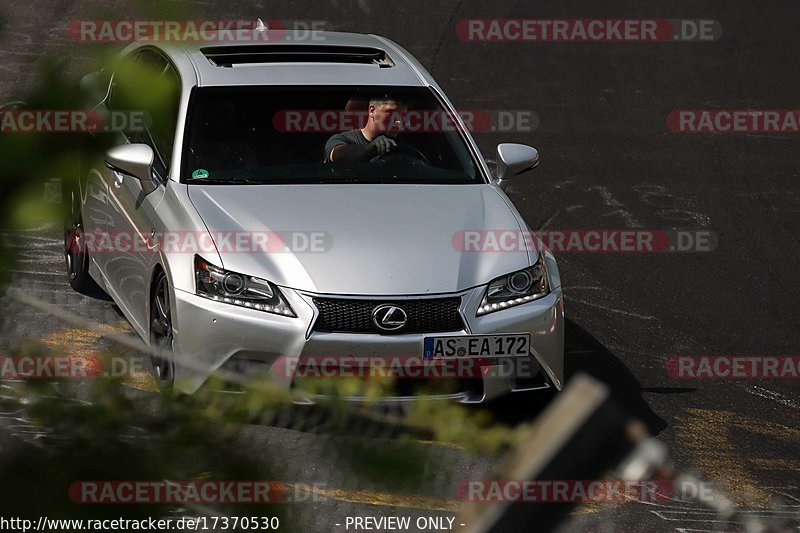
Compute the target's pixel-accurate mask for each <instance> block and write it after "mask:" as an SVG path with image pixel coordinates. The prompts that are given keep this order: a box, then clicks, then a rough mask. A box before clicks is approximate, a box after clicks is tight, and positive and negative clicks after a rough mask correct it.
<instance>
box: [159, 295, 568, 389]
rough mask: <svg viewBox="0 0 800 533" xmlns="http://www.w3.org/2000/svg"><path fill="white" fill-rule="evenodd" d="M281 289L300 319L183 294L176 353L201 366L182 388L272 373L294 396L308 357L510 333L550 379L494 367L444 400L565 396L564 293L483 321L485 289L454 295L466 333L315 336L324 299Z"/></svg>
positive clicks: (180, 378) (405, 350) (179, 374)
mask: <svg viewBox="0 0 800 533" xmlns="http://www.w3.org/2000/svg"><path fill="white" fill-rule="evenodd" d="M281 290H282V292H283V293H284V296H285V297H286V299H287V301H288V302H289V304H290V305H291V306H292V308H293V309H294V311H295V313H296V314H297V318H290V317H284V316H279V315H273V314H270V313H265V312H263V311H257V310H253V309H247V308H242V307H238V306H233V305H230V304H225V303H220V302H215V301H212V300H209V299H207V298H203V297H201V296H197V295H195V294H192V293H188V292H185V291H181V290H175V291H174V294H173V297H174V300H175V301H174V306H173V309H174V310H175V311H174V316H173V323H174V324H173V327H174V338H175V342H174V350H175V353H176V355H178V356H179V358H178V359H179V360H180V359H184V358H186V359H189V360H191V361H193V362H194V363H197V364H192V365H191V368H189V367H187V366H184V365H180V364H178V365H176V373H175V377H176V387H177V388H178V389H179V390H181V391H183V392H186V393H193V392H195V391H196V390H197V389H199V388H200V387H201V386H202V385H203V384H204V383H205V382H206V381H207V380H208V378H209V377H210V376H211V375H212V374H213V373H214V372H215V371H217V370H218V369H220V368H223V369H224V370H226V371H251V370H252V369H253V368H257V369H260V370H262V373H269V374H270V375H271V376H272V378H273V380H274V381H275V382H277V383H280V384H282V385H283V386H285V387H286V388H287V389H288V388H290V387H291V386H292V382H293V379H292V376H291V375H288V374H289V373H288V372H287V371H286V369H287V368H295V366H296V364H297V362H296V360H297V359H300V358H303V357H315V358H316V357H328V356H332V357H337V358H347V357H386V358H391V357H397V356H406V357H407V356H413V357H421V355H422V352H423V342H424V341H423V339H424V337H426V336H447V335H459V334H461V335H480V334H502V333H530V334H531V345H532V350H531V356H530V357H531V358H532V359H531V361H530V362H529V363H530V364H528V365H527V368H528V369H530V368H540V369H541V375H542V376H543V377H545V379H539V380H535V379H534V380H531V379H520V378H518V377H516V376H515V375H513V374H510V373H509V372H508V371H507V370H508V366H507V365H505V366H504V365H501V364H497V365H490V366H489V368H488V369H487V371H486V372H484V373H483V375H482V377H481V378H480V380H481V382H482V383H481V384H480V386H479V387H470V388H465V389H464V390H462V391H459V392H456V393H453V394H447V395H443V396H437V397H441V398H448V399H453V400H456V401H460V402H464V403H479V402H482V401H486V400H490V399H492V398H496V397H499V396H502V395H504V394H506V393H509V392H515V391H521V390H530V389H536V388H548V387H549V386H554V387H555V388H556V389H558V390H561V389H562V387H563V383H564V312H563V296H562V292H561V288H560V287H559V288H556V289H554V290H553V291H552V292H551V293H550V294H549V295H547V296H546V297H544V298H541V299H539V300H535V301H532V302H528V303H526V304H523V305H519V306H516V307H510V308H507V309H503V310H501V311H497V312H495V313H490V314H488V315H484V316H481V317H476V316H475V311H476V309H477V308H478V305H479V304H480V301H481V299H482V297H483V293H484V290H485V288H483V287H478V288H475V289H470V290H467V291H464V292H461V293H457V294H450V295H446V296H460V297H461V307H460V312H461V314H462V317H463V319H464V323H465V328H464V329H463V330H462V331H459V332H450V333H430V334H400V335H379V334H358V333H322V332H315V331H313V330H312V326H313V323H314V320H315V319H316V316H317V310H316V307H315V306H314V304H313V302H312V298H313V297H314V296H318V295H313V294H308V293H300V292H297V291H293V290H291V289H283V288H282V289H281ZM320 296H328V295H320ZM442 296H443V295H436V297H442ZM336 297H337V298H343V297H341V296H336ZM407 298H413V299H421V298H424V297H422V296H414V297H407ZM369 299H371V300H375V299H376V297H374V296H370V297H369ZM403 299H405V298H403V297H397V296H392V297H390V298H387V300H390V301H401V300H403ZM293 359H294V361H292V360H293ZM415 398H417V396H411V395H398V396H397V397H393V398H389V400H408V399H415ZM348 399H350V400H359V399H360V398H357V397H353V398H348ZM313 400H314V398H313V397H305V398H302V397H301V398H300V399H299V400H298V401H299V402H303V403H305V402H312V401H313Z"/></svg>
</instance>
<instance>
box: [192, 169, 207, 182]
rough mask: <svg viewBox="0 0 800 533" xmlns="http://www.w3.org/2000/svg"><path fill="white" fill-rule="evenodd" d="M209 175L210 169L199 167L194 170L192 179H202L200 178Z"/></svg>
mask: <svg viewBox="0 0 800 533" xmlns="http://www.w3.org/2000/svg"><path fill="white" fill-rule="evenodd" d="M207 177H208V170H206V169H204V168H198V169H197V170H195V171H194V172H192V179H200V178H207Z"/></svg>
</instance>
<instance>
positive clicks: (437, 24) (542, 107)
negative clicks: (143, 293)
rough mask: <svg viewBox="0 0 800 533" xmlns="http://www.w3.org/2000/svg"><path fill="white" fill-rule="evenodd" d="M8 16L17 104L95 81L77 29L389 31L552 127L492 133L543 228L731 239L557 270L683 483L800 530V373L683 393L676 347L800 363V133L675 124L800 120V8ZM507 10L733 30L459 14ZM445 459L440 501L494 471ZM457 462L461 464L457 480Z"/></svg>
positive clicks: (437, 69)
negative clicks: (317, 23)
mask: <svg viewBox="0 0 800 533" xmlns="http://www.w3.org/2000/svg"><path fill="white" fill-rule="evenodd" d="M148 4H150V6H152V7H158V8H159V9H160V10H161V11H160V12H159V15H158V16H155V17H153V15H148V11H147V5H148ZM143 5H144V7H143ZM0 10H1V11H2V13H3V16H4V18H5V21H6V31H5V34H4V37H3V39H2V41H0V57H2V60H0V71H1V72H2V73H3V75H2V77H1V78H0V95H1V96H2V99H3V100H2V101H3V102H11V101H14V100H16V99H18V96H17V95H18V94H22V93H23V91H24V89H25V88H26V87H30V86H31V85H32V84H35V83H37V79H36V76H35V75H34V74H33V73H34V72H35V69H36V66H37V64H39V63H40V62H41V61H42V60H45V59H48V58H50V59H54V60H58V61H60V62H61V64H62V65H63V68H64V69H65V71H66V72H68V73H69V74H70V75H72V76H75V78H76V79H77V77H78V75H79V74H80V73H81V72H83V71H85V69H86V68H88V67H89V66H90V63H91V61H90V60H89V58H93V57H95V56H96V52H97V51H98V48H97V46H98V45H87V44H76V43H74V42H72V41H70V39H69V38H68V33H67V29H68V25H69V22H71V21H73V20H76V19H81V18H111V19H123V18H124V19H134V18H192V19H200V18H207V17H212V18H216V17H223V18H238V17H243V18H250V17H257V16H260V17H262V18H264V19H279V20H295V19H297V20H303V21H308V20H321V21H325V26H326V28H327V29H335V30H341V31H354V32H364V33H377V34H381V35H384V36H387V37H389V38H391V39H393V40H395V41H396V42H398V43H399V44H401V45H402V46H404V47H405V48H406V49H407V50H409V51H410V52H411V53H412V54H414V55H415V56H416V57H417V58H418V59H419V60H420V61H421V62H422V64H423V65H424V66H425V67H426V68H428V70H429V71H430V72H431V73H432V74H433V76H434V78H436V80H437V81H438V82H439V84H440V85H441V86H442V87H443V89H444V90H445V91H446V93H447V94H448V96H449V97H450V98H451V100H452V101H453V102H454V103H455V105H456V106H457V107H458V108H461V109H492V110H495V109H506V110H530V111H533V112H535V113H536V115H537V116H538V118H539V127H538V128H537V129H536V130H535V131H533V132H503V133H498V132H484V133H479V134H476V139H477V141H478V143H479V145H480V147H481V149H482V150H483V152H484V154H485V156H486V157H487V158H488V159H494V147H495V146H496V144H497V143H499V142H522V143H527V144H531V145H533V146H535V147H537V148H538V149H539V150H540V153H541V165H540V167H539V168H538V169H537V170H536V171H535V172H533V173H530V174H526V175H524V176H521V177H519V178H517V179H515V180H514V181H513V182H512V183H511V184H510V186H509V193H510V195H511V196H512V199H513V200H514V202H515V204H516V205H517V207H518V208H519V210H520V211H521V212H522V214H523V215H524V216H525V218H526V220H527V221H528V223H529V225H530V226H531V227H532V228H534V229H544V228H546V229H594V228H612V229H623V228H653V229H661V228H663V229H672V228H682V229H704V230H710V231H713V232H714V233H715V234H716V235H717V237H718V246H717V248H716V249H715V250H714V251H713V252H708V253H692V254H688V253H683V254H679V253H673V254H613V253H611V254H561V255H560V256H558V260H559V265H560V268H561V274H562V278H563V280H564V291H565V295H566V296H565V298H566V312H567V316H568V318H569V320H570V323H569V327H568V332H567V335H568V339H567V340H568V355H567V357H568V360H567V361H568V367H569V371H570V372H571V373H573V372H575V371H577V370H578V369H585V370H589V371H590V372H592V373H594V374H596V375H599V376H601V377H603V378H604V379H606V380H607V381H608V382H610V383H611V384H612V385H613V387H614V388H615V390H616V391H617V392H619V393H620V394H621V395H622V396H623V397H625V398H626V399H627V400H626V403H627V404H628V406H629V407H631V408H632V409H633V410H635V411H636V412H637V413H638V414H640V415H641V416H643V417H644V418H645V421H646V422H648V424H649V425H650V427H651V429H653V430H654V431H656V432H657V433H658V438H659V439H660V440H662V441H663V442H665V443H666V444H668V445H669V446H670V449H671V452H672V454H673V456H674V458H675V461H676V463H677V465H678V466H679V467H680V468H682V469H691V470H694V471H698V472H700V473H703V474H705V475H707V476H708V477H710V478H712V479H714V480H716V481H718V482H720V483H722V484H724V485H725V486H726V487H727V490H728V492H729V493H730V494H731V495H732V497H733V498H734V499H735V501H737V502H738V503H739V504H740V505H743V506H746V507H748V508H753V509H757V508H764V507H766V506H768V505H769V501H770V499H771V498H772V497H773V496H776V495H778V496H780V497H781V498H783V500H784V501H785V502H786V504H787V507H785V508H782V509H779V510H778V511H777V513H778V514H779V515H782V516H783V515H785V516H787V517H791V518H793V519H794V520H797V516H798V506H799V505H800V490H798V488H797V481H798V474H799V473H800V460H799V459H798V457H800V455H799V454H798V452H800V430H798V421H800V394H799V393H798V389H800V387H798V385H797V384H798V382H797V380H796V379H795V380H782V381H780V380H771V381H754V380H743V381H736V382H734V381H676V380H674V379H672V378H670V376H669V375H668V374H667V372H666V370H665V362H666V360H667V359H668V358H669V357H670V356H673V355H677V354H688V355H702V354H744V355H763V354H796V353H798V350H797V331H798V329H800V328H798V326H800V315H799V314H798V312H797V304H798V300H799V297H800V289H799V288H798V283H797V281H796V280H797V272H798V266H797V259H798V257H800V254H798V252H799V251H800V241H798V238H797V230H798V226H800V224H798V214H800V186H799V185H798V164H799V163H800V151H798V135H797V134H782V135H781V134H727V135H709V134H685V133H672V132H670V131H669V130H668V129H667V124H666V117H667V115H668V114H669V113H670V112H671V111H673V110H676V109H706V108H708V109H714V108H723V109H744V108H753V109H787V108H788V109H796V108H798V107H800V106H799V105H798V96H797V94H798V85H799V82H800V62H798V61H797V57H798V53H800V44H799V43H798V21H799V20H800V16H799V15H800V6H799V5H798V4H797V2H795V1H793V0H792V1H789V0H787V1H778V0H770V1H765V2H759V3H751V2H709V1H700V2H698V1H691V2H689V1H678V2H669V3H666V2H647V3H642V2H632V1H631V2H621V1H615V2H612V3H605V4H602V5H601V4H598V3H595V2H589V1H585V0H580V1H568V2H536V3H532V2H522V1H496V2H491V3H486V2H478V1H438V2H427V1H426V2H422V1H403V2H383V1H378V0H362V1H360V2H357V1H355V0H331V1H317V2H311V1H297V0H294V1H291V2H288V1H279V2H265V1H264V2H260V1H252V2H247V1H245V2H235V3H234V2H226V3H215V2H201V1H197V2H188V3H178V2H164V3H163V5H161V4H158V3H156V2H152V3H147V2H145V3H144V4H142V3H138V2H124V1H108V0H103V1H94V2H89V1H86V2H84V1H56V0H32V1H25V2H22V1H18V0H9V1H7V2H5V3H4V4H3V6H2V7H1V8H0ZM164 10H166V11H168V12H169V11H170V10H174V11H175V16H174V17H169V16H168V15H167V16H165V15H164ZM187 13H188V14H187ZM494 17H498V18H502V17H508V18H513V17H529V18H594V17H598V18H638V17H641V18H665V19H701V18H702V19H715V20H717V21H719V23H720V25H721V27H722V30H723V33H722V36H721V38H720V39H719V40H716V41H714V42H658V43H637V42H632V43H470V42H464V41H461V40H459V39H458V38H457V36H456V33H455V25H456V23H457V22H458V21H459V20H461V19H463V18H494ZM0 164H2V162H0ZM13 238H14V239H17V240H16V241H15V242H16V246H17V248H16V249H17V250H18V253H19V254H20V257H21V258H23V259H25V260H27V262H23V263H22V264H21V265H20V266H19V267H18V269H17V270H19V272H17V273H16V277H15V282H14V283H15V285H16V286H17V287H21V288H23V289H25V290H26V291H27V292H30V293H31V294H35V295H37V296H40V297H42V298H43V299H45V300H47V301H51V302H54V303H58V304H59V305H63V306H64V307H65V308H68V309H72V310H75V311H76V312H78V313H82V314H83V315H84V316H88V317H91V318H94V319H97V320H100V321H105V322H108V323H113V324H115V325H116V327H118V328H120V329H121V330H125V328H126V326H125V325H124V322H121V319H120V318H119V316H118V315H116V314H115V313H113V311H111V309H110V304H109V303H108V302H102V301H97V300H91V299H88V298H85V297H82V296H80V295H77V294H74V293H72V292H71V291H70V290H69V287H68V286H67V283H66V280H65V279H64V278H62V277H58V275H59V273H60V270H59V269H60V268H61V258H60V253H59V248H58V244H57V243H58V238H59V234H58V231H57V230H55V229H52V230H48V229H46V228H39V231H32V232H28V233H22V234H20V233H14V234H13ZM47 284H49V285H47ZM9 305H10V304H7V305H5V306H4V310H5V311H4V313H5V318H4V319H3V328H4V329H3V333H0V336H3V335H5V336H6V337H7V339H12V338H20V337H30V338H52V337H53V336H54V335H55V336H56V337H57V336H58V335H62V336H63V335H64V331H65V326H64V325H63V324H60V323H59V322H58V321H57V320H55V319H51V318H46V317H42V316H40V315H39V314H37V313H36V312H35V311H32V310H29V309H23V308H17V307H9ZM12 309H13V310H14V312H13V314H14V316H13V318H11V310H12ZM98 342H99V341H98ZM498 409H499V411H498V415H499V416H501V417H505V418H507V419H509V420H512V421H515V420H520V419H530V418H532V417H533V416H535V414H536V412H537V410H538V409H539V406H538V405H537V404H536V402H534V403H532V404H530V405H528V404H524V405H516V406H512V407H511V408H509V407H508V406H504V407H503V408H502V409H500V408H498ZM9 431H11V430H9ZM251 431H252V432H253V442H254V443H256V444H257V443H259V442H262V443H263V442H269V443H270V447H271V448H273V449H274V448H275V447H276V446H277V447H280V446H281V444H282V443H285V445H286V447H287V449H289V448H291V449H292V452H291V453H288V452H287V453H286V456H285V457H284V459H285V466H286V468H287V472H288V474H287V475H290V476H291V475H294V476H301V475H303V476H307V478H308V480H309V481H316V482H326V483H329V484H330V485H331V486H336V484H337V483H339V484H340V485H342V486H347V487H349V488H351V489H356V488H359V489H362V488H363V489H367V490H369V489H370V483H368V482H366V481H364V480H362V479H359V478H358V476H357V475H354V474H352V473H351V474H349V475H348V473H346V472H337V471H336V470H335V468H334V467H333V466H332V465H331V464H330V462H327V461H324V460H321V458H320V457H318V456H317V455H315V446H316V445H315V439H316V436H315V435H313V434H308V433H303V432H295V431H291V430H281V429H275V428H263V427H253V428H251ZM11 433H14V432H13V431H11ZM420 446H424V445H423V444H420ZM432 453H434V454H435V455H436V456H437V457H438V460H437V461H435V463H436V465H435V466H432V465H426V466H425V468H423V473H422V474H421V478H422V477H424V478H425V479H426V480H427V481H430V480H432V479H434V480H435V479H437V478H438V479H439V480H440V481H439V482H438V484H439V486H440V490H441V492H440V493H437V494H435V495H433V494H429V495H428V496H430V497H438V498H453V497H454V494H455V491H454V489H453V487H454V486H455V483H456V482H457V481H458V480H460V479H470V478H475V477H477V476H480V475H481V473H482V472H484V471H485V470H486V469H487V468H490V467H491V466H492V464H493V463H494V459H493V458H490V457H477V458H473V457H470V456H467V455H464V454H461V453H460V452H459V451H458V450H454V449H450V448H444V447H434V450H433V452H432ZM277 460H278V459H276V461H277ZM292 464H296V465H297V466H295V467H292V466H291V465H292ZM301 464H314V465H317V466H315V467H314V468H300V466H299V465H301ZM442 465H446V466H447V467H448V468H450V473H449V474H447V476H445V477H442V476H444V474H443V473H442V469H443V468H444V467H443V466H442ZM406 492H412V493H413V489H409V491H406ZM368 500H369V499H368ZM433 507H435V505H434V506H433ZM426 509H430V508H426V507H425V505H423V504H420V503H418V502H417V503H414V502H413V501H412V502H411V503H408V499H404V498H403V497H398V498H397V499H395V500H389V503H387V502H386V501H385V500H381V501H379V499H378V498H375V499H373V500H372V501H366V502H365V501H361V500H359V499H358V498H348V497H342V498H340V499H338V500H337V499H334V500H331V501H329V502H324V503H318V504H315V506H314V509H313V510H312V512H310V513H308V514H307V519H309V520H311V521H312V522H313V524H315V528H316V529H317V530H319V531H329V530H337V529H339V528H335V527H333V526H332V525H331V524H332V523H334V522H338V521H342V520H343V519H344V517H345V516H347V515H348V514H349V515H362V516H363V515H366V514H370V515H406V514H411V515H412V516H417V515H420V514H430V513H434V514H437V513H439V512H444V511H431V510H426ZM754 512H755V511H754ZM445 514H447V513H446V512H445ZM762 514H763V513H762ZM712 519H713V515H711V514H709V513H707V512H704V511H701V510H698V509H697V508H696V507H694V506H689V505H686V504H683V503H681V502H668V503H666V504H664V505H659V506H646V505H634V504H628V505H624V506H619V507H613V508H589V509H584V510H582V511H580V512H579V513H577V514H575V515H573V517H572V518H571V522H570V523H569V524H568V525H566V526H565V529H568V530H575V531H578V530H594V531H603V530H608V531H612V530H617V531H618V530H630V529H632V528H633V527H639V524H640V523H644V524H646V526H645V527H649V528H650V529H653V530H659V531H661V530H663V531H667V530H675V529H676V528H691V529H693V530H709V529H712V527H713V524H712V522H711V521H710V520H712ZM795 524H796V522H795ZM341 530H343V529H341Z"/></svg>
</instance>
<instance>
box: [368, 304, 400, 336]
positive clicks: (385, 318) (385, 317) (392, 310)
mask: <svg viewBox="0 0 800 533" xmlns="http://www.w3.org/2000/svg"><path fill="white" fill-rule="evenodd" d="M406 322H408V315H407V314H406V312H405V311H403V309H402V308H401V307H397V306H396V305H391V304H384V305H379V306H378V307H376V308H375V309H373V310H372V323H373V324H375V327H377V328H378V329H380V330H383V331H397V330H398V329H400V328H402V327H403V326H405V325H406Z"/></svg>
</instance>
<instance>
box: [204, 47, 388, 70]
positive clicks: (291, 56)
mask: <svg viewBox="0 0 800 533" xmlns="http://www.w3.org/2000/svg"><path fill="white" fill-rule="evenodd" d="M200 51H201V52H202V53H203V55H205V56H206V58H207V59H208V60H209V61H210V62H211V64H212V65H215V66H218V67H228V68H230V67H233V66H234V65H252V64H261V63H350V64H353V63H355V64H361V65H377V66H378V67H381V68H388V67H393V66H394V62H393V61H392V60H391V59H390V58H389V56H387V55H386V52H385V51H384V50H379V49H377V48H365V47H361V46H332V45H264V46H252V45H251V46H241V45H240V46H213V47H207V48H202V49H201V50H200Z"/></svg>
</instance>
